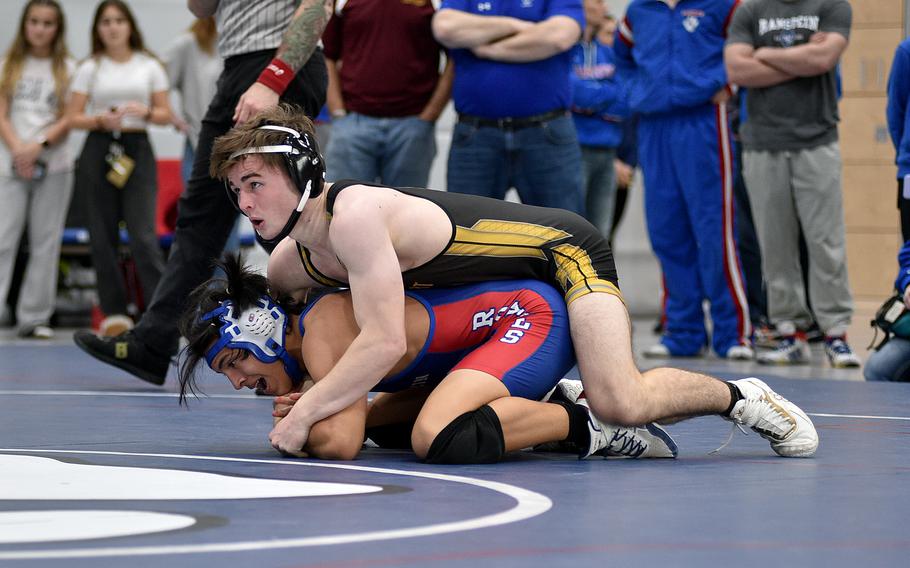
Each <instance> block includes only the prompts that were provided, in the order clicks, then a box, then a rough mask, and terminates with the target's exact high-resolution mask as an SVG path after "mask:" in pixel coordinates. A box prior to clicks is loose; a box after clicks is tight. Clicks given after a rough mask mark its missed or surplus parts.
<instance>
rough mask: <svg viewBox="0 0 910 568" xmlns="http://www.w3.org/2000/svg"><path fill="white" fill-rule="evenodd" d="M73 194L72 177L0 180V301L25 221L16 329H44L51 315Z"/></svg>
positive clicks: (7, 288) (66, 173)
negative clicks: (26, 245) (24, 263)
mask: <svg viewBox="0 0 910 568" xmlns="http://www.w3.org/2000/svg"><path fill="white" fill-rule="evenodd" d="M72 191H73V177H72V172H63V173H56V174H48V176H47V177H45V178H44V179H43V180H41V181H25V180H21V179H19V178H13V177H9V178H8V177H2V178H0V203H2V204H3V215H0V302H5V301H6V297H7V294H9V289H10V281H11V280H12V277H13V264H14V263H15V261H16V251H17V250H18V249H19V241H20V238H21V237H22V232H23V230H24V229H25V224H26V221H28V243H29V259H28V265H27V266H26V268H25V276H24V278H23V279H22V287H21V288H20V291H19V302H18V304H17V305H16V319H17V320H18V322H19V327H20V328H23V329H26V328H29V327H32V326H35V325H42V324H44V325H46V324H47V323H49V322H50V319H51V315H52V314H53V313H54V305H55V304H56V298H57V264H58V261H59V260H60V237H61V234H62V233H63V219H64V218H65V217H66V210H67V208H68V207H69V204H70V196H71V195H72Z"/></svg>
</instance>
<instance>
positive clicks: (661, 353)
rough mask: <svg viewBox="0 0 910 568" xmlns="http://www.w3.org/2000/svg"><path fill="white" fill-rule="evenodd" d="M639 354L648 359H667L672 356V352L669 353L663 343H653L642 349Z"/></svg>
mask: <svg viewBox="0 0 910 568" xmlns="http://www.w3.org/2000/svg"><path fill="white" fill-rule="evenodd" d="M641 354H642V355H643V356H644V357H647V358H648V359H669V358H670V357H672V356H673V354H672V353H670V348H669V347H667V346H666V345H664V344H663V343H655V344H654V345H652V346H651V347H648V348H647V349H645V350H644V351H642V352H641Z"/></svg>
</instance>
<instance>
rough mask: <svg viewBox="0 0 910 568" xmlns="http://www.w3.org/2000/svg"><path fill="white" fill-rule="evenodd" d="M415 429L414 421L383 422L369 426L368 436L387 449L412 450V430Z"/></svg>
mask: <svg viewBox="0 0 910 568" xmlns="http://www.w3.org/2000/svg"><path fill="white" fill-rule="evenodd" d="M413 429H414V423H413V422H399V423H397V424H383V425H382V426H373V427H372V428H367V438H369V439H371V440H373V442H374V443H375V444H376V445H377V446H379V447H380V448H383V449H386V450H410V449H411V430H413Z"/></svg>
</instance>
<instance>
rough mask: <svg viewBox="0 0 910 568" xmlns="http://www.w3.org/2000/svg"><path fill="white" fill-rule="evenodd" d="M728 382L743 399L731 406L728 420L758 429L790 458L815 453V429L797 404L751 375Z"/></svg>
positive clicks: (816, 441)
mask: <svg viewBox="0 0 910 568" xmlns="http://www.w3.org/2000/svg"><path fill="white" fill-rule="evenodd" d="M730 382H731V383H733V384H734V385H736V387H737V388H738V389H739V392H741V393H742V395H743V399H742V400H740V401H738V402H737V403H736V404H735V405H734V406H733V411H732V412H731V413H730V418H729V419H728V420H732V421H733V422H735V423H736V424H740V425H742V426H748V427H749V428H752V430H754V431H756V432H758V434H759V435H760V436H761V437H762V438H764V439H766V440H768V441H769V442H771V448H772V449H773V450H774V451H775V452H777V454H778V455H781V456H784V457H788V458H791V457H806V456H811V455H812V454H814V453H815V450H816V449H817V448H818V433H817V432H816V431H815V426H813V425H812V421H811V420H809V417H808V416H806V413H805V412H803V411H802V410H800V408H799V407H798V406H796V405H795V404H793V403H792V402H790V401H789V400H787V399H786V398H784V397H782V396H781V395H779V394H777V393H776V392H774V391H773V390H771V387H769V386H768V385H766V384H765V383H764V382H762V381H760V380H758V379H756V378H755V377H750V378H747V379H740V380H738V381H730ZM725 445H726V444H725Z"/></svg>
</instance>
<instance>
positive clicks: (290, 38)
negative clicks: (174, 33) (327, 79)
mask: <svg viewBox="0 0 910 568" xmlns="http://www.w3.org/2000/svg"><path fill="white" fill-rule="evenodd" d="M331 15H332V0H303V1H302V2H301V3H300V6H299V7H298V8H297V11H296V12H294V16H293V18H291V23H290V24H288V28H287V30H285V32H284V38H283V39H282V41H281V45H280V46H279V47H278V51H277V53H275V58H274V59H273V60H272V62H271V63H270V64H269V65H268V67H266V70H265V71H263V74H262V75H260V77H259V80H258V81H256V82H255V83H253V84H252V85H251V86H250V88H249V89H247V91H246V92H245V93H244V94H243V95H242V96H241V97H240V101H239V102H238V103H237V107H236V108H235V109H234V122H235V123H236V124H242V123H243V122H246V121H247V120H248V119H250V118H251V117H252V116H253V115H255V114H256V113H258V112H259V111H261V110H264V109H267V108H269V107H272V106H275V105H277V104H278V98H279V97H280V96H281V93H280V92H278V91H277V90H276V88H275V85H274V81H269V80H268V78H267V77H266V75H269V74H270V73H272V74H274V75H275V76H276V77H282V76H285V73H291V74H292V75H293V74H296V73H297V72H298V71H300V69H302V68H303V66H304V65H305V64H306V62H307V61H308V60H309V59H310V56H311V55H313V51H315V50H316V44H317V43H319V38H320V37H322V31H323V30H324V29H325V26H326V24H327V23H328V21H329V16H331ZM263 80H265V81H266V82H268V83H269V85H266V84H265V83H263ZM279 81H280V79H279Z"/></svg>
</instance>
